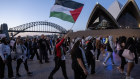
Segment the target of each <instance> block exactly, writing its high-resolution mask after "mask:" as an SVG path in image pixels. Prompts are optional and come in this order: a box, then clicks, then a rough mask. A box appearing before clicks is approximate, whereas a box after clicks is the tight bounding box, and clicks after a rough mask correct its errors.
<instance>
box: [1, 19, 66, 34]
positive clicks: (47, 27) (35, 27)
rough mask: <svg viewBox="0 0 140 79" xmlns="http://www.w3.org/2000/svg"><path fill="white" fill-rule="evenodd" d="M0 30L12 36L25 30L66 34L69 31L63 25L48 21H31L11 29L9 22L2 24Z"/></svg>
mask: <svg viewBox="0 0 140 79" xmlns="http://www.w3.org/2000/svg"><path fill="white" fill-rule="evenodd" d="M0 31H1V33H5V34H6V33H7V34H8V33H9V34H10V35H11V36H16V35H18V34H19V33H23V32H39V33H59V34H65V33H66V32H67V30H66V29H65V28H63V27H62V26H60V25H57V24H55V23H52V22H47V21H36V22H30V23H26V24H23V25H19V26H16V27H13V28H9V29H8V26H7V24H2V25H1V29H0Z"/></svg>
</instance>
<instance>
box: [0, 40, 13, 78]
mask: <svg viewBox="0 0 140 79" xmlns="http://www.w3.org/2000/svg"><path fill="white" fill-rule="evenodd" d="M5 65H7V66H8V77H9V78H12V79H15V77H14V75H13V68H12V58H11V49H10V45H9V43H8V41H6V39H5V38H2V40H1V43H0V79H3V78H4V71H5Z"/></svg>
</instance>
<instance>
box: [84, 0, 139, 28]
mask: <svg viewBox="0 0 140 79" xmlns="http://www.w3.org/2000/svg"><path fill="white" fill-rule="evenodd" d="M86 27H87V29H90V30H94V29H120V28H123V29H124V28H140V10H139V8H138V6H137V4H136V2H135V0H128V1H127V2H126V4H125V5H124V6H123V5H122V4H121V3H120V2H118V1H117V0H115V1H114V2H113V3H112V5H111V6H110V7H109V9H108V10H106V9H105V8H104V7H103V6H102V5H100V4H99V3H98V4H96V5H95V7H94V9H93V11H92V13H91V15H90V17H89V20H88V23H87V26H86Z"/></svg>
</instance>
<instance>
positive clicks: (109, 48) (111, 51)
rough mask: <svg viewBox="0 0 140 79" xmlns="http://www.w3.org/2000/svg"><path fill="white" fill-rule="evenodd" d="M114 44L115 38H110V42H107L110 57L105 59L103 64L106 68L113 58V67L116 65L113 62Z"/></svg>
mask: <svg viewBox="0 0 140 79" xmlns="http://www.w3.org/2000/svg"><path fill="white" fill-rule="evenodd" d="M114 47H115V46H114V43H113V37H112V36H109V37H108V42H107V52H108V56H107V57H106V58H105V61H104V62H103V65H104V66H106V62H107V61H108V59H109V58H111V62H112V65H114V60H113V51H114Z"/></svg>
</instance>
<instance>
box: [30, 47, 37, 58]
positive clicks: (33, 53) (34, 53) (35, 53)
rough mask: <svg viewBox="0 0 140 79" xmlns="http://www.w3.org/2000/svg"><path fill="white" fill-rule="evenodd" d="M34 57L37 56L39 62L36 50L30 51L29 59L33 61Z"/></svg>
mask: <svg viewBox="0 0 140 79" xmlns="http://www.w3.org/2000/svg"><path fill="white" fill-rule="evenodd" d="M35 55H36V56H37V59H38V60H39V55H38V52H37V49H33V50H32V55H31V57H30V59H33V58H34V56H35Z"/></svg>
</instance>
